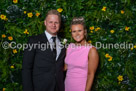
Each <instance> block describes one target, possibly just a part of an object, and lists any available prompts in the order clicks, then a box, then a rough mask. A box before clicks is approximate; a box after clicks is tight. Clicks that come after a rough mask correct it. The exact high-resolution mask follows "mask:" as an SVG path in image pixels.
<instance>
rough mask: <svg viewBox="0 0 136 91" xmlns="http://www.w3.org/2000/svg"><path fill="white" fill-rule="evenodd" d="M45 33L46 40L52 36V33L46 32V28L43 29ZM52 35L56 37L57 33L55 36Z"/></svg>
mask: <svg viewBox="0 0 136 91" xmlns="http://www.w3.org/2000/svg"><path fill="white" fill-rule="evenodd" d="M45 35H46V36H47V39H48V40H50V39H51V37H52V35H51V34H50V33H48V32H47V31H46V30H45ZM54 37H56V38H57V35H56V36H54Z"/></svg>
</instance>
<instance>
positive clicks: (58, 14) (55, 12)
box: [45, 9, 61, 21]
mask: <svg viewBox="0 0 136 91" xmlns="http://www.w3.org/2000/svg"><path fill="white" fill-rule="evenodd" d="M48 15H57V16H58V17H59V20H60V21H61V15H60V13H59V12H58V11H57V10H54V9H52V10H49V11H48V12H47V15H46V18H47V17H48ZM46 18H45V19H46Z"/></svg>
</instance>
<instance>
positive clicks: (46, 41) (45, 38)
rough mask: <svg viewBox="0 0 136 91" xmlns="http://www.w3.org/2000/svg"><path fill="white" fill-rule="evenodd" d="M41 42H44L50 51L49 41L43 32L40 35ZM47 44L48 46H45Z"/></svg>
mask: <svg viewBox="0 0 136 91" xmlns="http://www.w3.org/2000/svg"><path fill="white" fill-rule="evenodd" d="M41 42H43V43H45V44H46V48H47V49H48V48H49V50H50V52H51V47H50V42H49V41H48V39H47V36H46V35H45V33H43V34H42V35H41ZM47 46H48V47H47Z"/></svg>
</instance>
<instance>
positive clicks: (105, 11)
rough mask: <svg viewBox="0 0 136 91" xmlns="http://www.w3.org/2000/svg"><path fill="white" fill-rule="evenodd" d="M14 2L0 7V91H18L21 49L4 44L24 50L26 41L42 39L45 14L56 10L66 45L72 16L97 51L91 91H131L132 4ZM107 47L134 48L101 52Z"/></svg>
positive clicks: (134, 68)
mask: <svg viewBox="0 0 136 91" xmlns="http://www.w3.org/2000/svg"><path fill="white" fill-rule="evenodd" d="M15 1H16V0H13V1H12V0H1V1H0V18H1V19H0V35H1V37H0V46H1V47H0V91H2V90H3V91H21V90H22V84H21V82H22V81H21V68H22V56H23V49H22V48H15V49H12V48H8V49H4V48H3V47H2V46H3V45H4V44H3V43H6V42H5V41H7V42H8V43H10V42H12V43H13V41H14V42H16V43H20V44H23V43H26V42H27V39H28V37H29V36H32V35H37V34H40V33H43V32H44V29H45V26H44V24H43V21H44V19H45V15H46V13H47V11H48V10H50V9H59V10H60V12H61V15H62V22H63V23H62V28H61V30H60V35H61V36H62V37H63V38H66V39H68V43H70V42H72V39H71V33H70V21H71V20H72V18H73V17H74V16H83V17H84V18H85V20H86V25H87V29H88V41H89V42H91V43H92V44H93V45H94V46H96V47H97V48H98V52H99V56H100V63H99V67H98V70H97V73H96V77H95V80H94V84H93V88H92V90H93V91H136V80H135V79H136V46H135V45H136V36H135V35H136V1H134V0H18V2H15ZM61 9H62V10H61ZM31 13H32V14H31ZM28 14H30V16H29V17H28ZM38 14H40V15H38ZM31 15H33V16H32V17H31ZM36 15H37V16H36ZM99 43H103V45H104V46H103V47H102V48H100V44H99ZM111 43H112V44H117V43H118V44H125V45H127V44H130V43H132V44H133V46H131V47H130V48H117V49H116V48H106V44H111ZM96 44H99V46H98V45H96ZM6 45H10V44H6ZM14 46H15V45H14ZM18 47H19V46H18Z"/></svg>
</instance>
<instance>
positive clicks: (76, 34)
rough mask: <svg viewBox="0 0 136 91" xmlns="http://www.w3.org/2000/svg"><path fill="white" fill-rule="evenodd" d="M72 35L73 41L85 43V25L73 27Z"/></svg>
mask: <svg viewBox="0 0 136 91" xmlns="http://www.w3.org/2000/svg"><path fill="white" fill-rule="evenodd" d="M71 33H72V37H73V39H74V40H75V41H76V42H78V43H82V42H83V41H85V35H86V31H85V30H84V26H83V25H81V24H76V25H72V26H71Z"/></svg>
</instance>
